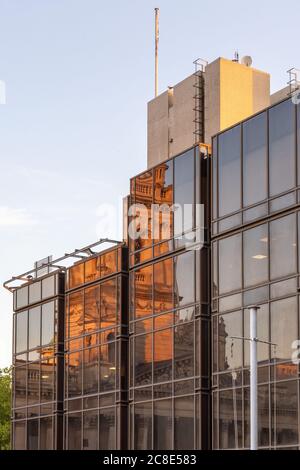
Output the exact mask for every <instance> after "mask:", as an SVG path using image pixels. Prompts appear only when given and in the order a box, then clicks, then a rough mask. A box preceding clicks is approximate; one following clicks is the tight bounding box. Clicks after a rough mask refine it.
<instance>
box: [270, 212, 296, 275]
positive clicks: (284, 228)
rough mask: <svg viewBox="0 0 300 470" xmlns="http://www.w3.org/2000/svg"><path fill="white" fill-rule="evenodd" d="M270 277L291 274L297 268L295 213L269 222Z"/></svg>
mask: <svg viewBox="0 0 300 470" xmlns="http://www.w3.org/2000/svg"><path fill="white" fill-rule="evenodd" d="M270 251H271V279H276V278H278V277H283V276H287V275H289V274H293V273H295V272H296V269H297V239H296V215H295V214H291V215H289V216H287V217H283V218H281V219H278V220H274V221H273V222H271V223H270Z"/></svg>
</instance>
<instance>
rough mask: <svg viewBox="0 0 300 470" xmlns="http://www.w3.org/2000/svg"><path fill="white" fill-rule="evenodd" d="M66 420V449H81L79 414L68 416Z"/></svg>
mask: <svg viewBox="0 0 300 470" xmlns="http://www.w3.org/2000/svg"><path fill="white" fill-rule="evenodd" d="M67 419H68V449H69V450H78V449H81V413H74V414H70V415H68V417H67Z"/></svg>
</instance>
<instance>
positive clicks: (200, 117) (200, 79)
mask: <svg viewBox="0 0 300 470" xmlns="http://www.w3.org/2000/svg"><path fill="white" fill-rule="evenodd" d="M207 63H208V62H207V61H206V60H203V59H200V58H199V59H196V60H194V62H193V64H194V66H195V72H194V77H195V81H194V85H193V86H194V90H195V92H194V108H193V111H194V121H193V122H194V136H195V144H197V143H199V142H203V141H204V72H205V67H206V65H207Z"/></svg>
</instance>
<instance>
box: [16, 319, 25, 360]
mask: <svg viewBox="0 0 300 470" xmlns="http://www.w3.org/2000/svg"><path fill="white" fill-rule="evenodd" d="M27 317H28V312H27V310H26V311H25V312H20V313H18V314H17V315H16V323H17V325H16V352H17V353H18V352H21V351H25V350H26V349H27Z"/></svg>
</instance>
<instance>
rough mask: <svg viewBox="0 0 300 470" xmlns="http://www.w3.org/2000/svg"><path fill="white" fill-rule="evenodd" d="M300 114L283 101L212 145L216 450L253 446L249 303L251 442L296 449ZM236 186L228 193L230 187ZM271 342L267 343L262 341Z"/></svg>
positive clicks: (297, 432) (214, 447) (214, 438)
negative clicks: (253, 334) (252, 341)
mask: <svg viewBox="0 0 300 470" xmlns="http://www.w3.org/2000/svg"><path fill="white" fill-rule="evenodd" d="M298 114H299V110H298V109H297V106H295V105H294V104H293V103H292V102H291V100H289V99H288V100H285V101H283V102H281V103H279V104H277V105H275V106H273V107H271V108H270V109H268V110H266V111H264V112H262V113H260V114H258V115H257V116H255V117H252V118H251V119H248V120H246V121H244V122H242V123H241V124H239V125H238V126H236V127H235V128H233V129H230V130H228V131H224V132H223V133H221V134H219V135H218V136H216V137H215V138H214V142H213V157H212V160H213V163H212V178H211V181H212V195H213V204H212V207H213V211H212V262H211V266H212V289H211V292H212V304H211V305H212V350H213V361H212V367H213V371H212V403H213V412H212V423H213V439H212V448H213V449H247V448H249V447H250V402H249V400H250V390H249V386H250V375H249V374H250V371H249V341H247V339H245V340H241V339H238V338H237V337H239V338H241V337H243V338H249V336H250V332H249V310H248V309H247V307H248V306H249V305H253V304H257V305H259V306H260V310H259V311H258V339H259V340H260V341H262V342H260V343H258V425H259V429H258V441H259V442H258V443H259V447H260V448H265V449H275V448H278V449H280V448H295V447H296V448H297V447H298V446H299V445H300V440H299V366H298V365H296V364H294V363H293V362H292V355H293V352H294V349H293V342H294V341H295V340H298V338H299V333H300V332H299V295H298V292H299V273H300V271H299V269H300V265H299V217H300V213H299V204H298V197H299V195H298V191H297V187H298V185H300V180H297V178H296V176H297V165H298V163H297V162H298V157H297V155H299V153H298V151H297V142H298V138H297V128H299V127H297V126H299V124H297V123H299V121H298ZM233 186H234V188H233ZM269 343H272V344H269Z"/></svg>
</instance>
